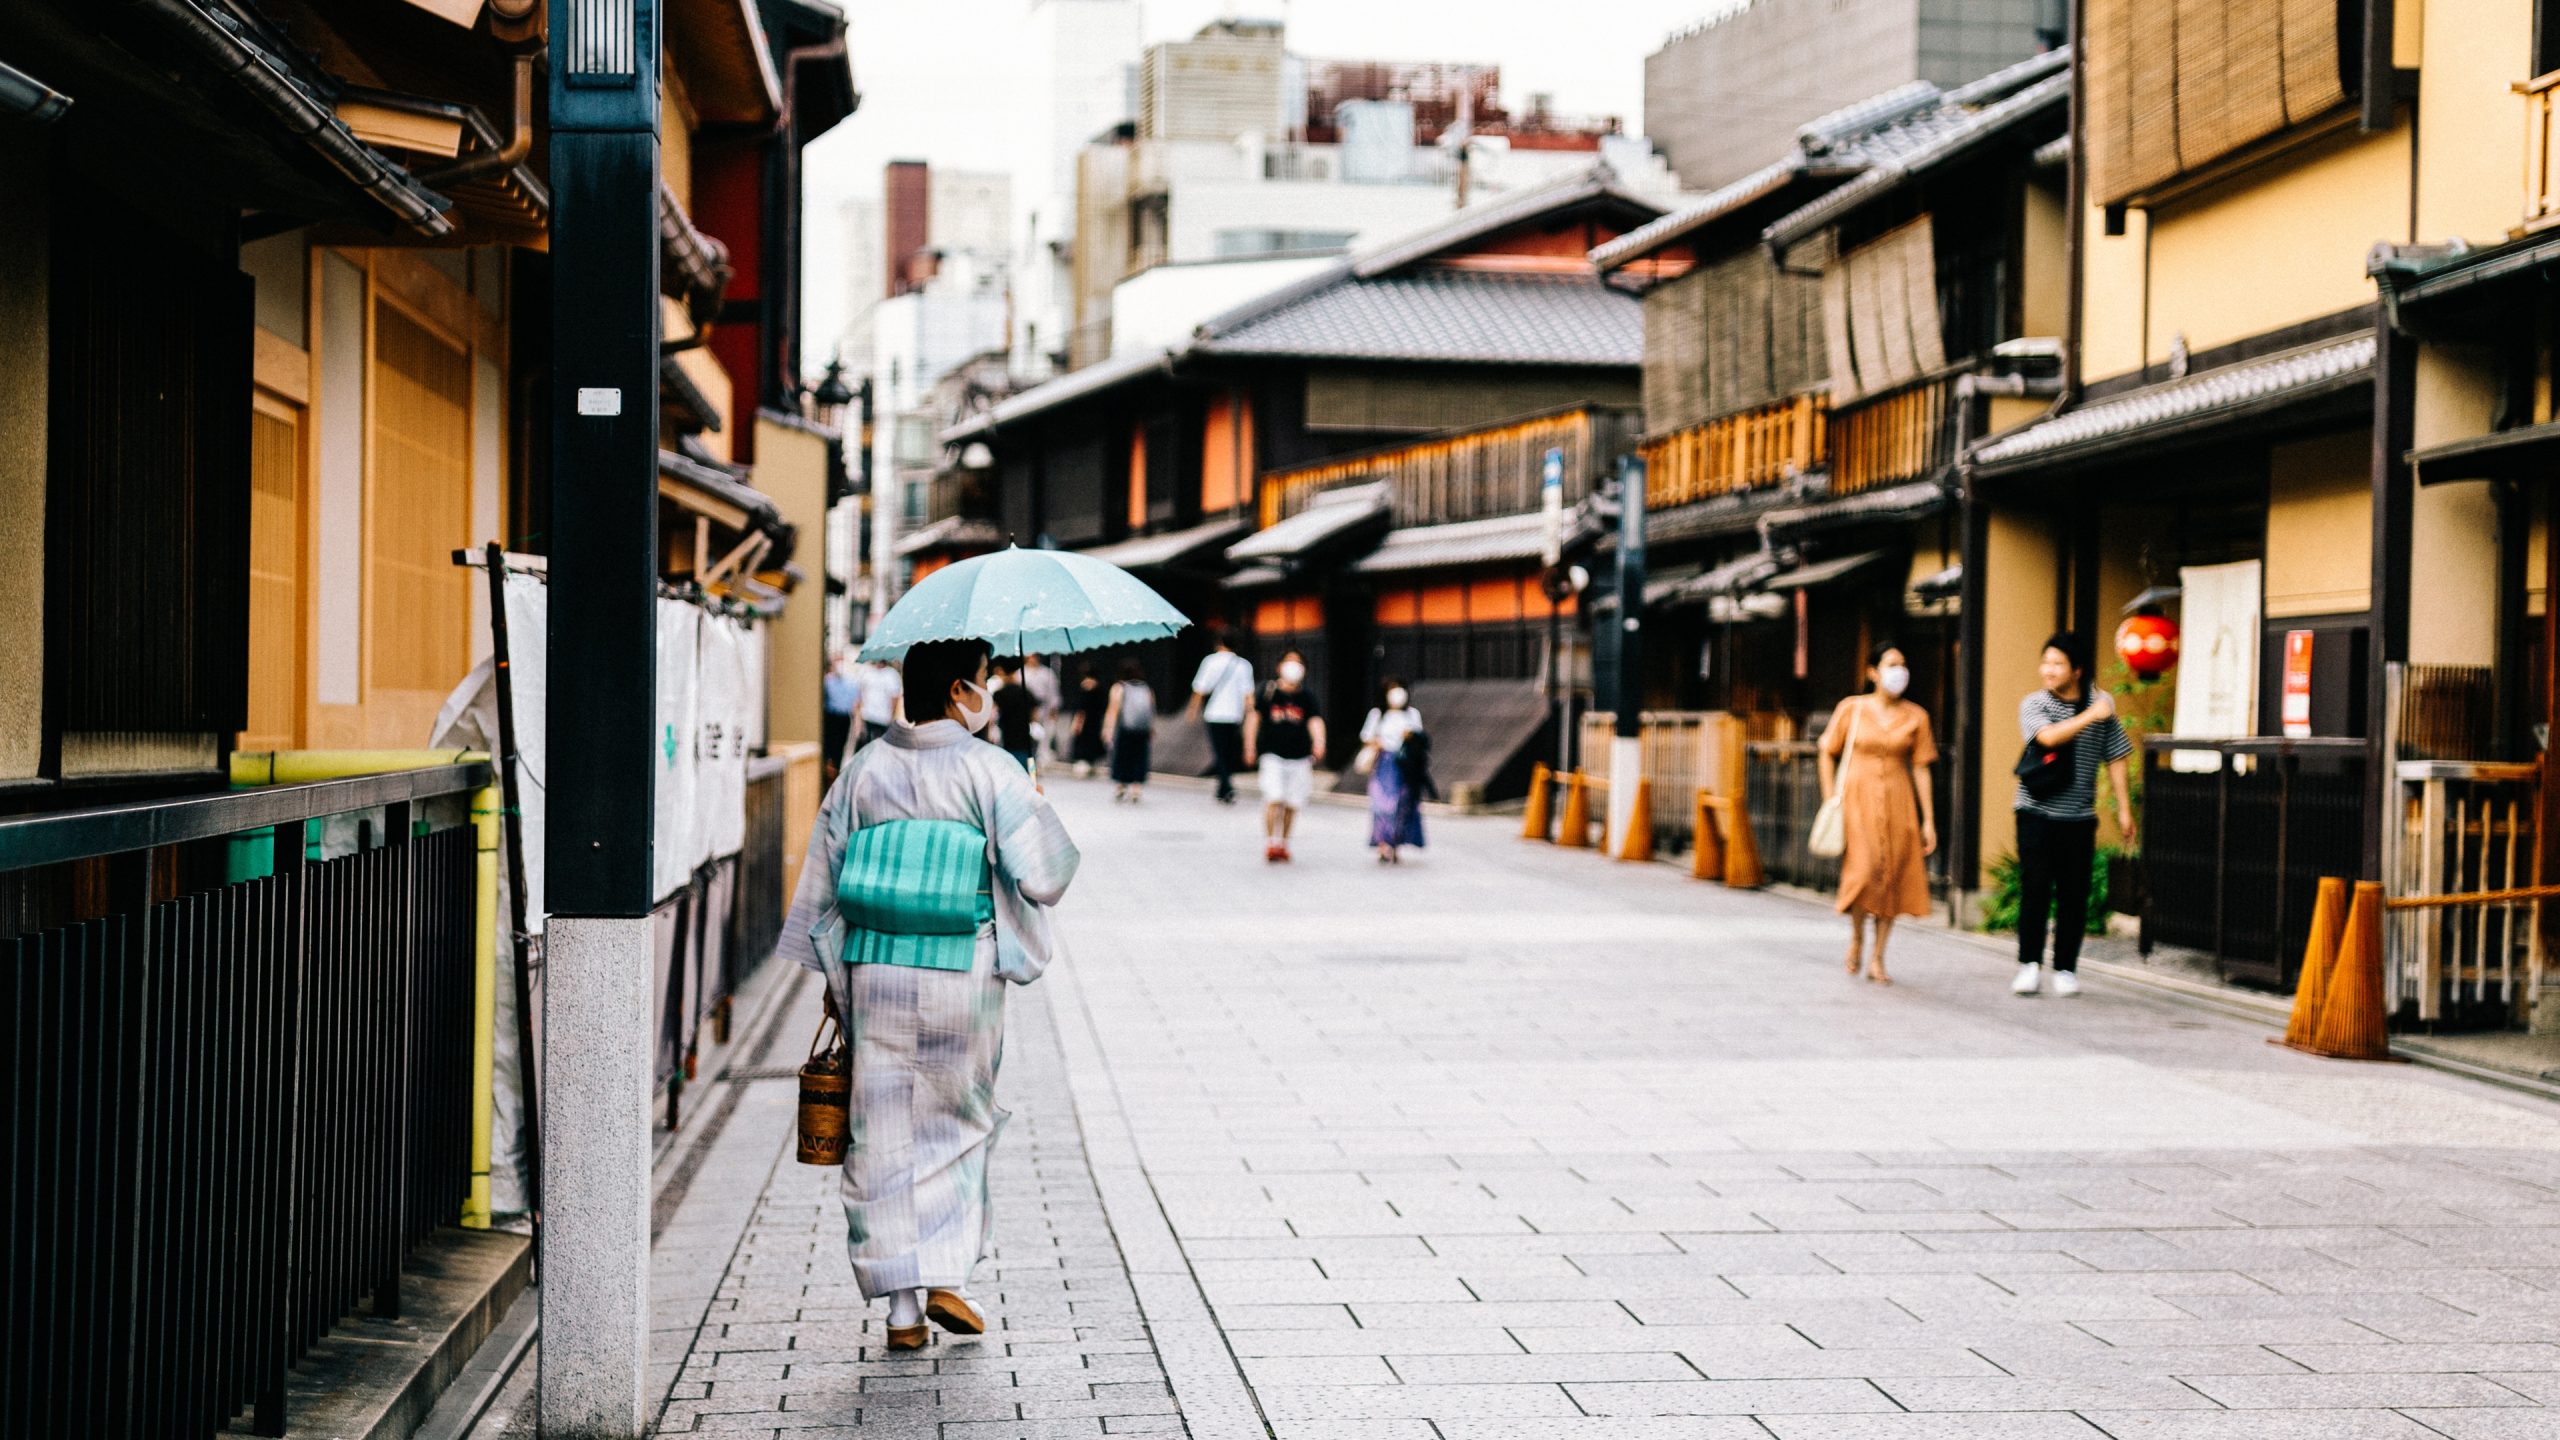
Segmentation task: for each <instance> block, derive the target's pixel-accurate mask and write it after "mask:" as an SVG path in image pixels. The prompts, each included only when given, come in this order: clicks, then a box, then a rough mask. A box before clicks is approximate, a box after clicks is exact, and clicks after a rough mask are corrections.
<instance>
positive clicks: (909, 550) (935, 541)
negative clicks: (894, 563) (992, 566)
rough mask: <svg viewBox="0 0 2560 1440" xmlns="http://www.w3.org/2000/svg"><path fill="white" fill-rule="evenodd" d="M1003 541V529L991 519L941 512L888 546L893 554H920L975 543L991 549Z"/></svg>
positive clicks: (964, 546) (965, 546)
mask: <svg viewBox="0 0 2560 1440" xmlns="http://www.w3.org/2000/svg"><path fill="white" fill-rule="evenodd" d="M1003 543H1004V532H1003V531H1001V530H998V529H997V528H996V527H995V524H994V523H993V522H992V521H987V520H978V519H973V518H971V517H969V516H967V515H945V516H943V517H942V518H941V519H939V520H936V521H934V522H933V523H932V524H930V525H927V526H925V527H924V528H922V529H920V530H916V531H913V532H910V533H908V534H905V535H901V536H899V537H898V543H897V544H895V545H893V546H891V547H890V553H892V554H895V555H921V554H923V553H924V552H926V551H928V550H941V549H946V548H947V549H953V550H960V549H966V548H967V547H969V546H972V545H975V546H979V547H982V548H987V549H992V548H994V547H996V546H998V545H1001V544H1003Z"/></svg>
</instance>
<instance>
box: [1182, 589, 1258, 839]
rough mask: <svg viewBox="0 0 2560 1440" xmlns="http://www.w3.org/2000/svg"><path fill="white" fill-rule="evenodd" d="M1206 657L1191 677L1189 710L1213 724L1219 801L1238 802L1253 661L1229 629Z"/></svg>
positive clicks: (1219, 635)
mask: <svg viewBox="0 0 2560 1440" xmlns="http://www.w3.org/2000/svg"><path fill="white" fill-rule="evenodd" d="M1214 643H1215V644H1216V646H1217V648H1216V649H1214V650H1212V651H1210V652H1209V653H1208V654H1207V655H1205V656H1203V657H1202V658H1201V661H1200V668H1199V670H1198V671H1197V672H1195V673H1194V674H1193V675H1192V677H1191V703H1190V704H1189V705H1188V706H1187V707H1185V710H1186V713H1188V714H1191V715H1196V716H1198V717H1199V718H1200V720H1201V721H1202V722H1203V723H1205V724H1206V725H1207V726H1208V727H1209V757H1210V763H1211V764H1212V765H1214V766H1215V767H1216V768H1217V773H1218V803H1219V804H1221V805H1233V804H1234V803H1236V779H1235V776H1236V772H1237V771H1238V770H1241V769H1243V768H1244V715H1245V711H1246V710H1248V709H1250V708H1252V705H1253V662H1252V661H1250V660H1247V659H1246V658H1244V657H1243V656H1241V655H1239V654H1237V653H1236V650H1235V646H1234V644H1233V643H1232V642H1231V641H1230V640H1229V639H1228V637H1227V632H1225V631H1224V630H1221V631H1219V632H1217V636H1216V639H1215V641H1214Z"/></svg>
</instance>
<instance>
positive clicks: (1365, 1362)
mask: <svg viewBox="0 0 2560 1440" xmlns="http://www.w3.org/2000/svg"><path fill="white" fill-rule="evenodd" d="M1519 1358H1521V1359H1526V1358H1528V1357H1526V1356H1521V1357H1519ZM1242 1364H1243V1367H1244V1378H1245V1379H1246V1381H1247V1382H1249V1383H1250V1384H1252V1386H1253V1387H1254V1388H1255V1389H1257V1390H1259V1389H1262V1388H1264V1387H1266V1386H1272V1385H1394V1384H1397V1383H1399V1381H1400V1380H1401V1379H1402V1377H1401V1376H1399V1375H1397V1374H1396V1372H1395V1371H1394V1370H1392V1369H1390V1368H1388V1366H1387V1362H1386V1358H1385V1357H1384V1356H1381V1355H1280V1356H1269V1357H1265V1358H1261V1359H1244V1360H1243V1361H1242Z"/></svg>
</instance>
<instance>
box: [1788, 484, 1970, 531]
mask: <svg viewBox="0 0 2560 1440" xmlns="http://www.w3.org/2000/svg"><path fill="white" fill-rule="evenodd" d="M1946 505H1947V487H1945V486H1944V485H1941V484H1939V483H1938V482H1937V481H1935V480H1913V481H1910V482H1908V483H1906V484H1901V485H1888V486H1885V487H1884V488H1882V489H1878V490H1861V491H1859V492H1858V493H1856V494H1854V495H1840V496H1834V497H1831V498H1827V499H1822V500H1817V501H1815V502H1813V503H1811V504H1808V505H1800V506H1797V507H1795V508H1793V509H1789V510H1772V511H1770V512H1769V514H1768V516H1767V519H1766V521H1765V522H1764V523H1765V525H1766V528H1768V529H1770V530H1772V531H1777V530H1812V529H1819V528H1821V527H1823V526H1826V525H1844V524H1849V523H1852V522H1856V521H1862V520H1876V519H1889V520H1918V519H1920V518H1922V517H1924V516H1929V515H1935V514H1936V513H1938V512H1939V511H1940V510H1943V509H1945V508H1946Z"/></svg>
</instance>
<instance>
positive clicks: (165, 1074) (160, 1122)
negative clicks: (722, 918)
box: [0, 764, 489, 1440]
mask: <svg viewBox="0 0 2560 1440" xmlns="http://www.w3.org/2000/svg"><path fill="white" fill-rule="evenodd" d="M488 783H489V767H488V766H487V765H485V764H466V765H451V766H442V767H438V768H434V769H428V770H416V771H407V772H401V773H396V774H388V775H378V776H367V777H363V778H360V779H353V780H336V781H327V782H323V783H319V784H311V785H289V786H276V787H272V788H267V789H259V790H249V791H242V792H239V793H236V794H219V795H205V796H197V797H190V798H186V799H179V800H171V801H163V802H155V803H141V804H130V805H117V806H107V807H101V808H97V809H91V810H83V811H75V812H70V813H64V814H56V815H47V816H36V817H30V818H20V819H10V820H5V821H0V902H5V905H4V906H0V922H5V928H0V977H5V983H6V985H7V986H8V991H9V1004H8V1007H7V1014H6V1020H5V1026H6V1041H7V1044H6V1051H5V1056H6V1058H5V1061H0V1063H5V1064H6V1065H7V1067H8V1071H9V1077H8V1084H7V1086H6V1094H5V1098H0V1106H5V1108H6V1112H7V1117H8V1123H7V1127H6V1130H5V1143H6V1145H7V1146H8V1151H9V1158H8V1165H9V1172H10V1183H9V1184H8V1185H7V1186H6V1187H0V1305H5V1307H6V1308H5V1310H0V1434H8V1435H75V1434H76V1435H92V1436H108V1437H121V1436H135V1437H151V1440H161V1437H178V1436H205V1435H211V1434H213V1433H214V1432H215V1431H217V1430H219V1429H222V1428H224V1427H225V1426H226V1425H229V1424H231V1423H233V1422H234V1421H235V1420H237V1419H240V1418H241V1417H243V1415H244V1412H245V1423H246V1424H247V1425H248V1426H249V1427H250V1428H252V1429H254V1430H255V1432H256V1433H259V1434H266V1435H280V1434H282V1433H284V1425H285V1419H286V1416H285V1383H286V1372H287V1369H288V1368H289V1367H290V1366H291V1365H292V1364H293V1363H294V1362H296V1361H297V1360H299V1359H300V1358H301V1357H302V1356H303V1355H304V1354H305V1353H306V1352H308V1351H309V1350H310V1348H311V1347H312V1346H313V1345H314V1344H315V1343H316V1342H317V1341H318V1340H319V1339H320V1338H321V1337H322V1336H323V1335H325V1334H326V1333H327V1332H328V1331H329V1330H330V1328H331V1327H332V1326H333V1325H335V1324H336V1323H337V1322H338V1321H339V1320H340V1319H342V1318H343V1317H345V1316H347V1315H348V1314H350V1312H352V1311H353V1310H354V1309H355V1308H356V1307H357V1306H358V1305H360V1304H368V1302H369V1313H371V1314H373V1315H375V1316H378V1317H384V1318H390V1317H396V1315H397V1314H398V1311H399V1301H400V1283H399V1282H400V1272H401V1265H402V1262H403V1259H404V1257H405V1256H406V1255H407V1253H408V1252H409V1251H410V1249H411V1248H412V1247H414V1246H415V1245H417V1244H418V1243H419V1242H420V1241H421V1240H423V1239H425V1238H426V1236H427V1235H428V1234H429V1233H430V1232H431V1231H433V1230H434V1229H435V1228H436V1227H438V1226H440V1225H443V1224H447V1223H450V1222H451V1221H453V1220H454V1219H455V1218H457V1216H458V1215H459V1213H460V1210H461V1206H462V1202H463V1198H464V1195H465V1192H466V1190H467V1188H468V1184H469V1171H470V1154H471V1135H470V1131H471V1107H472V1098H471V1097H472V1093H473V1091H472V1078H471V1069H472V1029H473V1026H472V1013H473V985H474V974H473V971H474V964H473V946H474V941H475V936H474V933H473V932H474V928H475V920H474V916H475V913H476V912H475V910H474V905H473V898H474V897H473V886H474V865H475V859H476V856H475V853H474V845H473V836H472V831H471V829H470V828H469V826H468V821H469V818H470V815H469V800H468V796H469V794H470V792H472V791H474V790H477V789H479V788H480V787H482V786H485V785H487V784H488ZM331 816H338V817H349V816H353V817H358V818H356V819H355V820H354V822H353V823H352V824H348V823H345V822H341V823H340V824H339V825H336V826H332V827H329V830H328V838H327V839H326V840H325V841H324V842H322V843H311V842H308V841H306V842H305V843H294V842H295V840H296V839H300V838H302V837H304V836H306V835H308V834H309V833H310V830H311V827H310V825H309V823H308V822H311V821H314V820H318V819H321V818H323V817H331ZM277 826H281V827H284V829H283V830H282V831H281V832H279V833H280V834H281V836H283V837H287V838H285V839H284V843H280V844H273V845H272V850H273V855H272V861H271V863H272V871H271V873H264V874H254V876H253V878H246V879H232V878H228V876H229V875H231V874H234V873H237V872H239V871H240V870H242V869H247V870H250V871H253V872H254V871H256V870H259V869H262V868H264V867H265V866H266V865H267V864H268V863H270V862H268V861H267V860H266V858H265V856H264V854H263V851H261V850H260V848H259V846H258V843H257V841H256V840H255V839H254V838H249V839H246V840H244V839H243V837H255V836H256V835H257V833H258V832H260V831H264V830H268V829H269V828H270V827H277ZM244 844H245V845H246V846H247V849H248V852H249V853H250V854H251V855H252V856H253V857H254V858H253V859H252V861H251V863H249V864H246V865H243V864H242V863H241V862H242V854H243V846H244Z"/></svg>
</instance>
